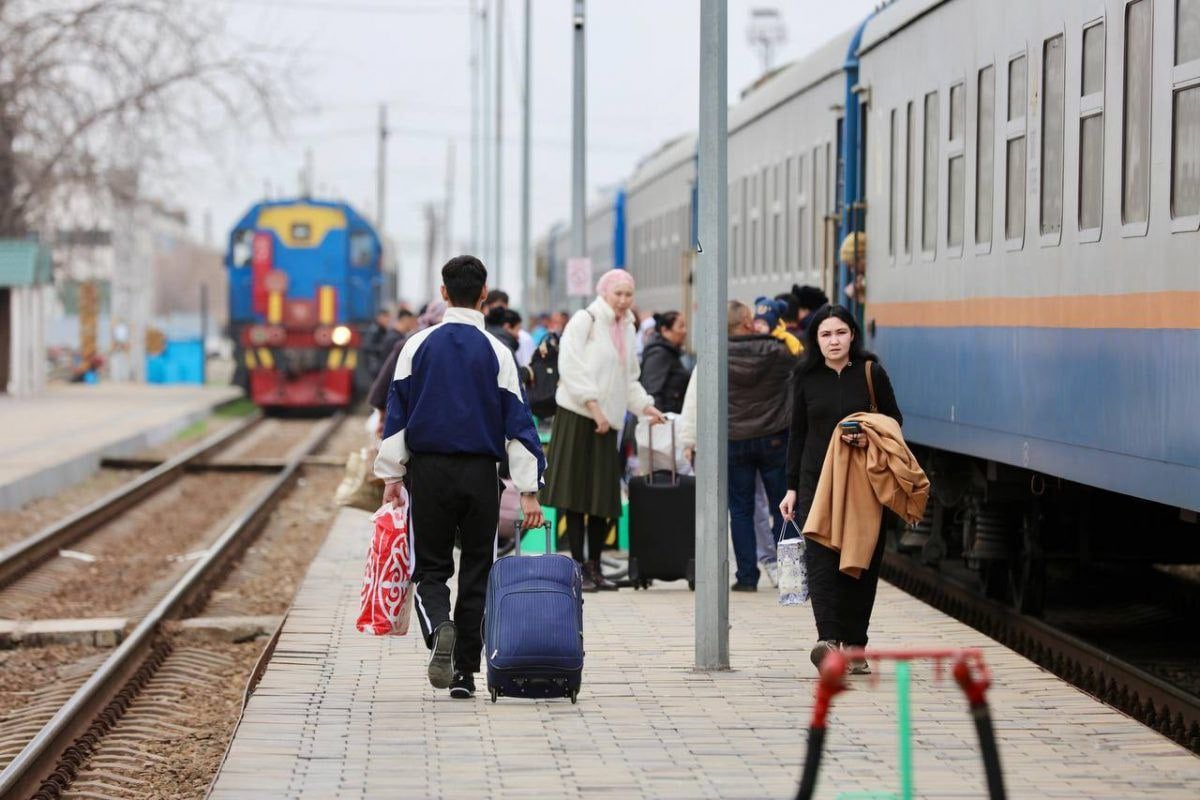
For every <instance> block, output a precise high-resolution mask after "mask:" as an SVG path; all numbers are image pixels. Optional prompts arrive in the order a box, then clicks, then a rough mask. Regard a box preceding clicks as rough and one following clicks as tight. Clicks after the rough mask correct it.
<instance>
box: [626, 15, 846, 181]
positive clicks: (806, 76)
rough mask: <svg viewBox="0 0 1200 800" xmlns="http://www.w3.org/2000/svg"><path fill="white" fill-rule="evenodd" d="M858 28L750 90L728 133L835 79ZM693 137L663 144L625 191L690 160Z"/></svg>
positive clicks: (734, 109)
mask: <svg viewBox="0 0 1200 800" xmlns="http://www.w3.org/2000/svg"><path fill="white" fill-rule="evenodd" d="M856 30H858V26H857V25H856V26H854V27H853V28H851V29H849V30H846V31H843V32H842V33H839V34H838V35H837V36H834V37H833V38H832V39H830V40H829V41H827V42H825V44H823V45H821V46H820V47H818V48H817V49H816V50H814V51H812V52H811V53H809V54H808V55H806V56H804V57H803V58H800V59H797V60H796V61H793V62H792V63H790V64H788V65H787V66H784V67H782V68H780V69H779V71H778V72H776V73H775V74H774V75H772V76H770V77H769V78H767V79H766V80H765V81H764V82H763V83H762V85H760V86H758V87H756V88H755V89H753V90H752V91H751V92H750V93H749V94H747V95H746V96H745V97H744V98H743V99H742V100H741V101H739V102H738V103H736V104H734V105H733V106H731V107H730V109H729V133H730V134H733V133H735V132H736V131H737V130H738V129H739V128H743V127H745V126H746V125H749V124H750V123H752V122H754V121H755V120H756V119H758V118H759V117H761V116H763V115H764V114H767V113H768V112H770V111H772V110H773V109H775V108H777V107H778V106H780V105H782V104H784V103H786V102H787V101H788V100H791V99H792V98H793V97H796V96H798V95H801V94H804V93H805V92H806V91H808V90H809V89H811V88H813V87H814V86H816V85H818V84H820V83H823V82H824V81H826V80H829V79H830V78H832V77H836V76H837V75H838V74H840V73H841V71H842V67H843V66H844V65H845V62H846V52H847V50H848V48H849V47H850V40H851V39H852V38H853V37H854V32H855V31H856ZM696 146H697V136H696V133H695V132H694V131H692V132H688V133H686V134H684V135H682V136H678V137H676V138H674V139H672V140H670V141H668V142H666V143H665V144H663V145H662V146H661V147H660V148H659V149H658V150H657V151H656V152H654V153H652V154H651V155H650V156H649V157H647V158H646V159H644V160H643V161H642V162H641V163H640V164H639V165H638V167H637V169H636V170H634V173H633V175H632V176H631V177H630V179H629V191H630V193H633V192H635V191H637V190H638V189H639V188H640V187H642V186H644V185H645V184H647V183H649V182H650V181H653V180H654V179H655V178H658V177H659V176H661V175H662V174H663V173H665V172H669V171H670V170H672V169H675V168H676V167H678V166H680V165H681V164H684V163H686V162H687V161H690V160H692V159H693V158H695V156H696Z"/></svg>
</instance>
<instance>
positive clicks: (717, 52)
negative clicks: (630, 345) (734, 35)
mask: <svg viewBox="0 0 1200 800" xmlns="http://www.w3.org/2000/svg"><path fill="white" fill-rule="evenodd" d="M728 57H729V54H728V9H727V8H726V0H701V3H700V136H699V143H698V147H699V153H698V156H699V158H698V167H697V169H698V172H697V179H698V182H699V191H698V205H699V209H698V211H699V214H698V216H699V235H698V236H697V239H698V247H697V253H698V255H697V260H696V277H697V287H696V288H697V292H696V294H697V299H698V302H697V313H696V333H697V335H696V350H697V354H698V356H699V363H698V365H697V367H696V369H697V375H698V376H699V378H700V383H699V384H698V387H697V388H698V389H699V394H698V396H697V401H698V407H699V413H698V414H697V422H698V425H699V428H698V430H697V434H698V435H697V441H700V442H705V443H706V444H705V445H704V446H703V447H700V448H697V452H696V614H695V618H696V655H695V658H696V665H695V666H696V669H697V670H704V671H709V670H723V669H729V534H728V501H729V497H728V484H727V482H726V472H727V469H728V467H727V465H726V455H727V453H728V450H729V447H728V442H729V439H728V437H729V403H728V396H729V395H728V373H727V369H728V344H729V343H728V340H727V338H726V332H725V325H724V320H725V304H726V298H727V297H728V282H727V276H728V271H729V249H728V241H727V239H726V237H727V236H728V233H727V232H728V225H729V212H728V208H727V205H726V204H727V201H728V197H727V196H726V195H727V192H728V190H727V188H726V187H727V183H726V181H727V173H728V162H727V160H726V156H727V146H728V137H727V134H728V123H729V119H728V107H727V104H726V102H727V101H726V93H727V88H726V81H727V79H728V77H727V76H728Z"/></svg>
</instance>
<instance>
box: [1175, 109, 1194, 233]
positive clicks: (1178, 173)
mask: <svg viewBox="0 0 1200 800" xmlns="http://www.w3.org/2000/svg"><path fill="white" fill-rule="evenodd" d="M1174 112H1175V130H1174V134H1173V142H1174V150H1175V152H1174V156H1173V158H1172V161H1173V165H1172V174H1171V208H1172V215H1173V216H1175V217H1194V216H1197V215H1200V86H1193V87H1192V88H1190V89H1184V90H1182V91H1178V92H1176V93H1175V109H1174Z"/></svg>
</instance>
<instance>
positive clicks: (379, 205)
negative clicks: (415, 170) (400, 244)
mask: <svg viewBox="0 0 1200 800" xmlns="http://www.w3.org/2000/svg"><path fill="white" fill-rule="evenodd" d="M387 138H388V127H387V104H386V103H380V104H379V153H378V155H377V156H376V157H375V227H376V228H378V229H379V236H380V237H382V236H383V219H384V216H385V214H384V210H385V209H386V207H387Z"/></svg>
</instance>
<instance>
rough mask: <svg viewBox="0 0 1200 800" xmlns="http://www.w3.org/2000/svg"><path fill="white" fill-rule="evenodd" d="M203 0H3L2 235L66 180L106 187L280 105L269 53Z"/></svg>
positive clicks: (36, 213) (269, 116) (22, 228)
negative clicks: (231, 30)
mask: <svg viewBox="0 0 1200 800" xmlns="http://www.w3.org/2000/svg"><path fill="white" fill-rule="evenodd" d="M214 7H216V8H219V6H218V5H217V4H214V3H205V2H199V1H198V0H75V1H74V2H72V0H0V236H16V235H22V234H24V233H26V232H28V231H29V230H30V229H31V228H34V227H36V226H37V221H38V219H39V218H40V215H41V214H42V213H43V212H44V211H45V207H46V204H47V203H48V202H50V200H51V198H52V197H54V196H55V193H56V192H58V193H59V194H60V195H61V192H62V190H63V188H64V187H72V188H73V187H79V188H81V189H89V188H91V189H98V188H109V189H114V188H116V187H110V186H108V183H107V181H108V177H107V176H110V175H114V174H121V173H125V174H128V171H130V170H133V171H135V172H141V171H143V170H144V169H145V168H146V167H147V165H150V164H153V163H155V162H156V161H157V162H158V163H160V164H161V163H163V161H164V160H165V159H164V158H163V157H164V156H169V155H170V154H171V153H172V152H174V151H177V150H178V147H179V145H180V143H181V142H183V141H194V140H197V139H199V140H203V139H204V138H205V137H206V136H211V135H212V134H213V133H214V132H215V131H216V130H217V129H219V128H220V127H222V126H228V125H229V124H230V123H231V122H232V123H237V124H244V123H246V122H248V121H262V120H266V121H267V122H268V123H269V124H271V126H272V127H274V118H275V114H276V112H277V111H278V109H279V108H280V105H279V97H278V93H277V92H276V91H275V85H276V82H275V81H274V79H273V70H272V68H271V67H270V65H269V64H268V61H267V60H266V58H265V57H264V56H263V55H262V53H261V51H256V50H255V49H253V48H250V47H248V46H246V44H245V43H244V42H240V41H238V40H236V39H234V38H232V37H231V36H230V35H228V34H227V32H226V31H225V30H224V28H223V25H222V21H221V18H220V16H219V14H218V13H217V11H215V10H214Z"/></svg>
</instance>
